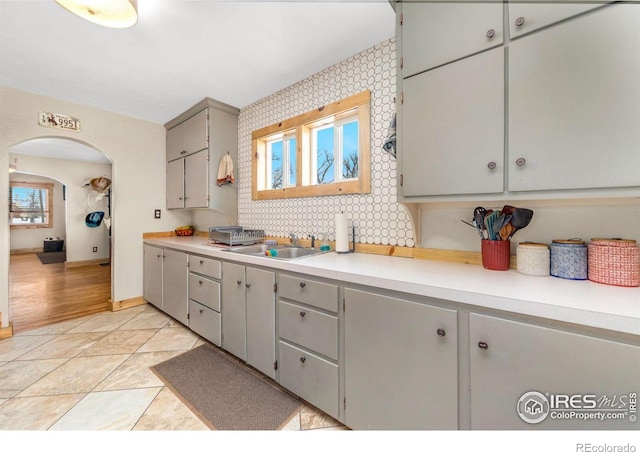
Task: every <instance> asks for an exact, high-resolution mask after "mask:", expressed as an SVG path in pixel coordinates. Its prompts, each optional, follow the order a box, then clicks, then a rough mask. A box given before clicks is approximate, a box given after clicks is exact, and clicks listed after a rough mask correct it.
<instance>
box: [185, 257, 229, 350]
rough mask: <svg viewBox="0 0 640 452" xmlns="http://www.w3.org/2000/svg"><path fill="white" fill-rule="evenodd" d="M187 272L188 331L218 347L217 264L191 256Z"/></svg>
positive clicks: (218, 287) (218, 275) (218, 266)
mask: <svg viewBox="0 0 640 452" xmlns="http://www.w3.org/2000/svg"><path fill="white" fill-rule="evenodd" d="M189 269H190V270H191V272H190V273H189V328H191V330H193V331H194V332H195V333H197V334H199V335H200V336H202V337H204V338H205V339H207V340H209V341H211V342H212V343H213V344H215V345H217V346H220V344H221V340H220V339H221V334H220V333H221V323H220V322H221V318H220V276H221V264H220V261H218V260H215V259H209V258H207V257H203V256H195V255H191V256H189Z"/></svg>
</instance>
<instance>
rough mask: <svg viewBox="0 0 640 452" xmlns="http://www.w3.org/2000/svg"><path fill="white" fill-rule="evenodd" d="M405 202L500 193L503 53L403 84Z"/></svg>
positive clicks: (491, 53) (492, 53) (488, 54)
mask: <svg viewBox="0 0 640 452" xmlns="http://www.w3.org/2000/svg"><path fill="white" fill-rule="evenodd" d="M403 90H404V105H403V115H402V119H401V128H402V129H401V130H402V137H401V141H402V149H403V153H402V156H401V159H402V181H401V184H402V187H403V193H404V196H405V197H412V196H422V195H449V194H469V193H499V192H502V190H503V170H504V164H503V160H504V49H502V48H497V49H492V50H489V51H487V52H484V53H482V54H479V55H475V56H472V57H469V58H465V59H463V60H460V61H457V62H455V63H451V64H448V65H445V66H442V67H438V68H436V69H433V70H431V71H427V72H424V73H422V74H419V75H416V76H414V77H411V78H409V79H407V80H405V81H404V88H403Z"/></svg>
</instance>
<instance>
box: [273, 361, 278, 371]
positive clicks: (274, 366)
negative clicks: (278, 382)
mask: <svg viewBox="0 0 640 452" xmlns="http://www.w3.org/2000/svg"><path fill="white" fill-rule="evenodd" d="M273 370H278V360H277V359H276V360H275V361H274V362H273Z"/></svg>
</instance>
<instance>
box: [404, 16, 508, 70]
mask: <svg viewBox="0 0 640 452" xmlns="http://www.w3.org/2000/svg"><path fill="white" fill-rule="evenodd" d="M402 8H403V13H404V14H403V18H402V26H401V30H402V56H401V58H402V63H401V64H402V66H403V77H405V78H406V77H409V76H411V75H413V74H417V73H419V72H422V71H425V70H428V69H431V68H433V67H436V66H439V65H442V64H445V63H448V62H450V61H454V60H457V59H460V58H463V57H466V56H468V55H471V54H474V53H477V52H480V51H482V50H486V49H489V48H491V47H495V46H498V45H501V44H502V43H503V38H504V34H503V32H502V3H489V4H486V3H476V4H473V3H404V4H403V7H402Z"/></svg>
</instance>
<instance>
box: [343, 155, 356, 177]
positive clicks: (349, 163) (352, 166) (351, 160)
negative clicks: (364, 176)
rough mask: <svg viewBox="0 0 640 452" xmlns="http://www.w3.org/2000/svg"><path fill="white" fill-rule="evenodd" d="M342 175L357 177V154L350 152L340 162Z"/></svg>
mask: <svg viewBox="0 0 640 452" xmlns="http://www.w3.org/2000/svg"><path fill="white" fill-rule="evenodd" d="M342 177H343V178H345V179H355V178H356V177H358V154H351V155H350V156H349V157H347V158H345V159H344V160H343V162H342Z"/></svg>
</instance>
